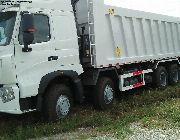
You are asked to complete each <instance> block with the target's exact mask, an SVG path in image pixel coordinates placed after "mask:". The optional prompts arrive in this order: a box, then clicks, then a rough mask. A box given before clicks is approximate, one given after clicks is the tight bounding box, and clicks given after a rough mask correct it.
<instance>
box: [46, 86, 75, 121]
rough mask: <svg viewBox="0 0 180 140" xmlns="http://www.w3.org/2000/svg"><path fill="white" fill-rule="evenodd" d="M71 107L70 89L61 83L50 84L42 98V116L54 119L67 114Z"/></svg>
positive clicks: (50, 119)
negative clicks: (43, 98)
mask: <svg viewBox="0 0 180 140" xmlns="http://www.w3.org/2000/svg"><path fill="white" fill-rule="evenodd" d="M71 108H72V96H71V90H70V89H69V88H68V87H67V86H66V85H63V84H56V85H53V86H51V87H50V88H49V89H48V91H47V93H46V96H45V100H44V110H43V112H44V115H45V116H44V117H45V119H46V120H48V121H56V120H59V119H62V118H65V117H66V116H68V115H69V113H70V111H71Z"/></svg>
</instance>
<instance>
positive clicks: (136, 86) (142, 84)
mask: <svg viewBox="0 0 180 140" xmlns="http://www.w3.org/2000/svg"><path fill="white" fill-rule="evenodd" d="M141 86H144V83H143V82H141V83H137V84H134V85H133V87H134V88H138V87H141Z"/></svg>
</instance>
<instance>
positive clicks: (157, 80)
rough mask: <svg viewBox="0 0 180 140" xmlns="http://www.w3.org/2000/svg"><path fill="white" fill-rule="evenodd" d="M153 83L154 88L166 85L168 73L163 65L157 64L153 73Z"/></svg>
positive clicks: (162, 87)
mask: <svg viewBox="0 0 180 140" xmlns="http://www.w3.org/2000/svg"><path fill="white" fill-rule="evenodd" d="M153 85H154V86H155V87H156V88H161V89H164V88H165V87H166V86H167V85H168V73H167V70H166V68H165V67H163V66H158V68H157V69H156V70H155V71H154V73H153Z"/></svg>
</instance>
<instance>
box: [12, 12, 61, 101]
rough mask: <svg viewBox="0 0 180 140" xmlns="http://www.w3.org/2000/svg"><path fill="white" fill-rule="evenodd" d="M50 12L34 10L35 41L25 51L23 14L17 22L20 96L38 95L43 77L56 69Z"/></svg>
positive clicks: (17, 63)
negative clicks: (22, 24)
mask: <svg viewBox="0 0 180 140" xmlns="http://www.w3.org/2000/svg"><path fill="white" fill-rule="evenodd" d="M50 17H51V15H50V13H48V12H47V13H44V12H43V13H42V11H41V12H38V11H37V12H34V13H33V18H34V29H33V30H34V41H33V43H31V44H30V45H29V46H28V47H29V48H32V50H31V51H28V52H23V51H22V49H23V47H24V45H23V44H24V43H23V32H22V27H21V21H22V18H23V17H21V15H20V17H19V19H21V20H20V21H19V23H17V25H19V26H17V31H18V32H19V35H18V37H17V41H16V42H15V61H16V73H17V80H18V84H19V88H20V91H21V93H20V97H21V98H26V97H31V96H36V95H37V94H38V88H39V84H40V80H41V78H42V77H43V76H44V75H46V74H48V73H50V72H52V71H55V69H56V67H55V65H56V64H55V62H54V61H56V60H57V59H58V57H56V55H55V48H54V46H53V42H54V41H53V35H52V27H51V22H52V21H51V18H50Z"/></svg>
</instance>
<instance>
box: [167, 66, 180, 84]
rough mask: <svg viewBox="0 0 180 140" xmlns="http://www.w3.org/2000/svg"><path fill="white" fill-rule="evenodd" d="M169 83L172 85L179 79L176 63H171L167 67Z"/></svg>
mask: <svg viewBox="0 0 180 140" xmlns="http://www.w3.org/2000/svg"><path fill="white" fill-rule="evenodd" d="M168 73H169V83H170V84H171V85H174V84H176V83H178V81H179V67H178V65H177V64H172V65H170V66H169V67H168Z"/></svg>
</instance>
